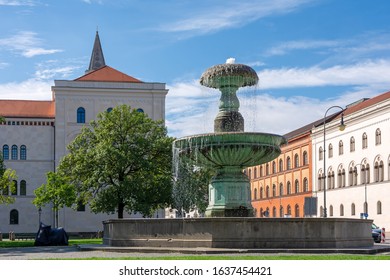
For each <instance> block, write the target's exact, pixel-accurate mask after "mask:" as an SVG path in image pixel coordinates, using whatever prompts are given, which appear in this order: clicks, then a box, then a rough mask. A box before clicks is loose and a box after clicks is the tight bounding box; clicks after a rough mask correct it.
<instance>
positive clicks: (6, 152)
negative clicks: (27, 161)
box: [3, 145, 9, 160]
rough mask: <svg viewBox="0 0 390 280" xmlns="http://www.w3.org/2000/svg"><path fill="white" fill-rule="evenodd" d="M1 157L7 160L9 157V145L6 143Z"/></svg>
mask: <svg viewBox="0 0 390 280" xmlns="http://www.w3.org/2000/svg"><path fill="white" fill-rule="evenodd" d="M3 159H4V160H8V159H9V147H8V145H4V146H3Z"/></svg>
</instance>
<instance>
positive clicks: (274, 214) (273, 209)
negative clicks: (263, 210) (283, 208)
mask: <svg viewBox="0 0 390 280" xmlns="http://www.w3.org/2000/svg"><path fill="white" fill-rule="evenodd" d="M272 217H274V218H275V217H276V207H275V206H274V207H273V208H272Z"/></svg>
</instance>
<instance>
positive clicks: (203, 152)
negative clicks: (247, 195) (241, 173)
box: [173, 132, 286, 168]
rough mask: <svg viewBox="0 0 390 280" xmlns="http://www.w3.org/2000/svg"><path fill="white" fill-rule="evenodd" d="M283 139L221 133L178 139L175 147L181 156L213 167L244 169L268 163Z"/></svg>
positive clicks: (277, 150)
mask: <svg viewBox="0 0 390 280" xmlns="http://www.w3.org/2000/svg"><path fill="white" fill-rule="evenodd" d="M285 143H286V139H285V138H284V137H283V136H280V135H276V134H270V133H261V132H222V133H209V134H199V135H193V136H188V137H183V138H179V139H177V140H175V141H174V143H173V147H174V149H176V152H178V153H179V155H180V156H183V155H184V156H187V157H189V158H191V159H193V160H195V161H197V162H200V163H203V164H207V165H209V166H213V167H222V166H224V167H226V166H235V167H237V166H239V167H240V168H245V167H249V166H253V165H258V164H262V163H265V162H269V161H271V160H273V159H275V158H276V157H278V156H279V155H280V152H281V151H280V145H282V144H285Z"/></svg>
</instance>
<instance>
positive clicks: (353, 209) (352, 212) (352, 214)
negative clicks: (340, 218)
mask: <svg viewBox="0 0 390 280" xmlns="http://www.w3.org/2000/svg"><path fill="white" fill-rule="evenodd" d="M355 215H356V207H355V203H352V204H351V216H355Z"/></svg>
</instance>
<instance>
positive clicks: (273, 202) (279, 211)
mask: <svg viewBox="0 0 390 280" xmlns="http://www.w3.org/2000/svg"><path fill="white" fill-rule="evenodd" d="M312 126H313V124H310V125H307V126H305V127H302V128H300V129H297V130H295V131H293V132H290V133H288V134H286V135H284V137H286V139H287V141H288V142H287V144H286V145H283V146H282V147H281V151H282V152H281V154H280V155H279V157H277V158H276V159H274V160H273V161H270V162H268V163H265V164H262V165H257V166H253V167H250V168H247V169H246V170H245V172H246V174H247V175H248V177H249V178H250V182H251V199H252V206H253V208H254V214H255V217H273V218H278V217H304V215H305V214H304V203H305V197H312V195H313V193H312V170H311V168H312V167H311V166H312V165H311V164H310V160H311V158H312V157H311V154H312V151H311V150H312V144H311V128H312Z"/></svg>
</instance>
